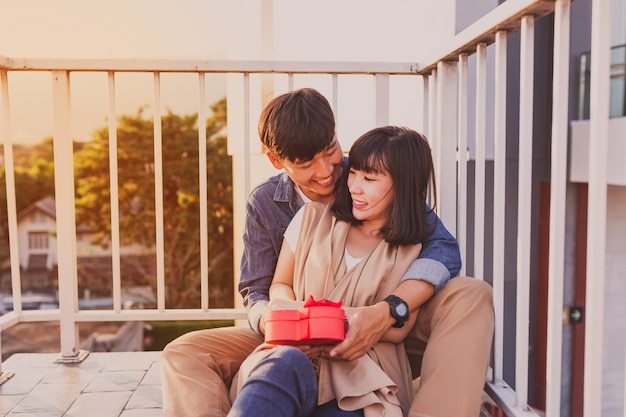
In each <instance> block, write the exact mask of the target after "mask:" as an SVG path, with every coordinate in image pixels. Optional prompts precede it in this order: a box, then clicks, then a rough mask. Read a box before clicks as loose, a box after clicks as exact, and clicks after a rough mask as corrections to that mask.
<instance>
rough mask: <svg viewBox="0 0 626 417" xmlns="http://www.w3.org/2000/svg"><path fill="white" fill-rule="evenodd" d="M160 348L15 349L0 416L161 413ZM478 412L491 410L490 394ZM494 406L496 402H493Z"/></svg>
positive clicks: (153, 416)
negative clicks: (64, 354) (65, 358)
mask: <svg viewBox="0 0 626 417" xmlns="http://www.w3.org/2000/svg"><path fill="white" fill-rule="evenodd" d="M160 355H161V352H92V353H90V354H89V355H88V356H87V357H86V358H85V360H84V361H83V362H81V363H76V364H58V363H55V362H54V361H55V360H56V359H57V358H58V356H59V355H58V354H57V353H16V354H13V355H12V356H11V357H10V358H9V359H7V360H6V361H5V362H4V363H3V364H2V370H3V372H6V373H9V372H13V373H14V375H13V377H11V378H10V379H8V380H7V381H6V382H4V384H2V385H0V416H12V417H30V416H32V417H61V416H66V417H70V416H72V417H76V416H98V417H162V416H163V410H162V397H161V374H160V370H159V357H160ZM483 397H484V398H483V400H485V403H484V404H483V408H482V409H481V413H480V417H490V416H492V415H502V414H499V413H498V412H497V411H495V410H494V411H492V412H489V411H488V410H487V408H489V407H490V404H491V401H490V399H489V398H488V397H486V394H485V395H484V396H483ZM494 407H495V406H494Z"/></svg>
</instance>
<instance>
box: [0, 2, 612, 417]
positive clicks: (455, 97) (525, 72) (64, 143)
mask: <svg viewBox="0 0 626 417" xmlns="http://www.w3.org/2000/svg"><path fill="white" fill-rule="evenodd" d="M607 9H608V6H607V2H600V1H594V22H593V35H594V42H593V54H592V59H594V60H595V61H594V62H592V68H593V70H592V81H591V87H592V88H591V91H592V98H591V100H592V102H591V104H592V105H591V108H592V109H600V111H598V113H596V114H595V115H594V114H593V113H592V115H591V117H592V118H591V120H592V132H595V133H592V136H593V137H595V138H604V137H606V134H605V133H606V132H605V129H606V122H605V119H608V115H605V114H604V112H603V109H604V107H605V104H606V103H604V102H602V99H603V97H605V95H604V94H608V93H606V92H604V93H603V91H605V90H607V91H608V87H607V83H608V79H609V76H608V74H605V70H604V67H605V63H606V62H605V61H606V58H607V56H608V55H607V54H608V52H606V51H608V41H607V39H606V36H607V32H606V30H603V29H602V28H601V22H603V21H604V20H605V19H606V13H608V11H607ZM552 12H554V22H555V23H554V46H553V47H554V62H553V72H554V75H553V89H554V90H553V106H552V152H551V158H552V159H551V169H552V172H551V197H550V241H549V243H550V254H549V266H550V268H549V282H550V287H549V306H548V358H547V363H548V370H547V376H546V379H547V381H546V384H547V406H546V408H547V410H546V415H548V416H557V415H560V411H559V410H560V408H561V398H560V389H561V352H562V346H561V332H562V311H563V275H564V273H563V263H564V259H563V258H564V255H563V251H564V249H563V242H564V240H565V235H564V233H565V231H564V229H565V223H564V219H565V187H566V182H567V180H566V175H565V173H566V167H567V157H568V150H567V133H568V120H567V111H568V76H569V30H570V27H569V19H570V1H569V0H559V1H546V0H543V1H537V0H508V1H506V2H504V3H502V4H501V5H500V6H498V7H497V8H495V9H494V10H493V11H491V12H490V13H488V14H487V15H486V16H484V17H483V18H481V19H480V20H479V21H477V22H476V23H475V24H473V25H472V26H470V27H468V28H467V29H466V30H464V31H463V32H461V33H460V34H458V35H457V36H456V37H455V38H454V39H453V41H452V43H451V44H449V45H445V46H444V47H442V48H441V49H440V50H439V51H438V52H437V54H436V56H434V57H433V58H432V59H431V60H430V61H428V62H424V63H421V64H413V63H375V62H276V61H150V60H141V61H132V60H124V61H119V60H66V59H65V60H64V59H60V60H43V59H11V58H6V57H2V56H0V135H1V137H0V139H1V140H2V143H3V144H4V163H5V167H6V170H7V176H6V179H7V184H6V187H7V200H8V207H7V209H8V219H9V235H10V250H11V254H12V257H11V273H12V285H13V296H14V300H15V302H14V311H13V312H11V313H8V314H6V315H4V316H2V317H0V331H1V330H4V329H6V328H8V327H10V326H12V325H14V324H16V323H18V322H21V321H44V320H55V321H59V322H60V323H61V357H62V358H68V359H71V358H74V357H76V356H77V355H79V352H77V335H76V325H77V323H78V322H86V321H133V320H196V319H221V318H228V319H240V318H243V317H244V313H243V310H242V309H239V308H235V309H214V308H210V306H209V304H208V292H209V288H208V284H207V283H206V280H202V288H201V294H202V295H201V305H200V306H199V307H198V308H197V309H185V310H176V309H166V308H165V300H164V293H165V291H164V288H165V282H164V279H165V278H164V270H163V263H162V262H163V261H162V259H163V257H162V256H160V255H162V251H163V249H162V245H163V239H164V232H163V230H162V229H159V227H162V224H163V210H162V207H160V206H159V204H162V188H161V187H162V178H161V175H162V167H161V166H160V165H159V164H160V161H161V153H162V149H161V147H160V146H161V144H160V139H161V131H160V127H159V126H160V123H159V122H160V117H161V115H160V110H159V109H160V108H161V103H160V85H161V83H160V75H161V74H163V73H170V72H171V73H192V74H195V75H196V76H197V80H198V89H199V91H200V92H201V93H200V94H199V104H198V109H200V110H199V118H198V120H199V123H200V126H199V131H200V135H199V142H200V144H201V145H200V155H201V156H203V155H205V152H204V150H203V148H202V146H203V145H202V144H203V143H205V142H206V137H204V136H203V135H204V131H205V129H204V128H203V124H202V123H204V120H206V114H203V110H202V109H204V108H206V107H207V103H206V98H205V96H204V94H203V93H202V92H203V91H204V90H205V87H204V84H205V75H206V74H213V73H216V74H232V75H234V76H235V77H234V78H229V83H230V82H233V80H235V81H234V82H236V83H237V84H236V85H235V90H236V91H237V93H236V94H235V96H236V99H237V100H235V101H237V102H238V103H241V107H240V108H238V110H237V111H238V113H239V116H237V117H240V118H241V120H242V123H243V126H242V128H241V129H240V130H237V132H240V134H239V133H233V134H232V135H231V132H230V130H229V141H230V143H233V144H234V146H233V148H235V149H240V151H235V152H234V153H233V164H234V165H233V166H234V170H233V171H234V175H235V176H237V178H238V179H237V180H236V181H235V191H234V192H235V195H234V198H233V200H234V203H235V209H234V210H235V213H234V215H235V220H234V221H235V235H236V236H238V235H240V232H241V230H242V224H243V208H242V207H243V202H244V201H245V197H246V196H247V194H248V192H249V191H250V189H251V187H252V185H253V180H254V176H253V174H254V173H253V172H252V170H253V168H252V166H253V165H254V163H253V161H252V159H253V157H254V155H255V151H254V149H256V143H257V142H258V141H257V140H253V139H252V135H251V133H250V132H251V130H252V127H253V126H254V124H255V121H256V118H257V113H256V112H254V111H253V110H252V109H254V108H255V107H254V105H255V103H254V99H253V97H256V96H257V94H256V91H257V89H258V88H259V83H258V80H259V78H258V77H261V76H268V75H272V76H274V77H286V79H287V88H294V87H295V85H296V84H297V83H298V82H300V80H301V77H304V76H307V75H310V74H317V75H322V76H323V77H326V78H327V81H328V83H329V85H330V86H331V87H330V93H329V98H330V101H331V103H332V104H333V107H334V109H335V112H336V116H337V119H338V125H341V124H342V120H344V117H345V115H344V114H343V113H342V112H341V111H339V106H338V103H339V97H340V94H342V93H341V92H342V89H341V85H342V83H344V82H345V80H346V79H348V78H349V77H357V76H361V77H363V76H365V77H371V78H372V83H371V86H372V91H371V94H372V96H373V103H374V104H373V105H374V111H373V114H374V115H373V118H372V120H371V121H370V122H369V124H371V126H372V127H373V126H375V125H383V124H387V123H389V120H390V107H391V106H390V102H391V99H390V91H391V87H390V84H391V81H393V80H395V79H396V78H401V79H408V78H411V79H415V77H418V80H419V82H418V84H417V85H418V86H419V88H417V89H416V91H415V94H417V95H418V96H419V98H418V100H417V103H418V107H419V108H418V109H417V110H418V111H417V115H416V116H415V117H416V121H415V126H416V127H417V128H419V129H421V130H423V131H425V133H426V134H427V136H428V137H429V139H430V140H431V142H432V144H433V151H434V156H435V160H436V171H437V172H436V174H437V182H438V184H437V189H438V191H439V193H440V194H439V195H438V196H437V197H438V207H439V215H440V217H441V219H442V220H443V222H444V224H446V225H447V226H448V228H449V229H450V230H452V231H453V232H454V233H455V234H456V236H457V238H458V239H459V242H460V246H461V249H462V257H463V260H464V264H465V261H466V260H467V254H468V251H469V249H472V250H473V271H469V272H470V273H471V274H472V275H474V276H475V277H476V278H478V279H488V280H490V281H491V282H492V285H493V288H494V305H495V314H496V330H495V338H494V351H493V361H492V369H491V372H490V376H489V378H488V383H487V385H486V390H487V391H488V392H489V394H490V395H491V396H492V397H493V398H494V399H495V400H496V402H497V403H498V405H499V406H500V407H501V408H503V409H504V411H505V412H506V413H507V415H508V416H528V415H536V414H535V412H534V411H532V409H531V408H530V407H529V406H528V402H529V400H528V386H529V380H528V378H529V375H530V372H529V365H528V348H529V318H530V316H531V314H530V313H531V312H530V285H531V284H530V275H531V256H530V251H531V232H530V231H531V229H532V228H533V227H536V225H533V223H532V219H531V214H530V201H531V187H532V175H533V160H532V143H533V87H532V86H533V77H534V74H535V68H536V66H535V65H534V34H535V30H534V24H535V21H536V20H537V19H539V18H541V17H543V16H545V15H547V14H549V13H552ZM514 32H519V34H520V62H521V67H520V78H519V93H520V101H519V106H518V107H515V106H509V107H507V105H506V102H507V86H508V85H509V84H508V83H507V63H506V57H507V54H508V53H509V52H508V50H507V39H508V37H509V35H510V34H511V33H514ZM492 45H493V46H492ZM488 48H492V49H489V51H490V52H491V51H492V52H493V53H494V54H495V64H494V65H493V74H494V76H493V78H489V77H490V75H489V74H490V72H489V71H488V68H491V67H489V65H490V64H489V60H488V59H487V54H488ZM470 59H472V60H474V61H475V62H474V64H473V67H472V68H473V70H474V72H475V74H476V78H475V80H470V79H469V78H470V77H469V75H470V71H469V70H468V67H470V65H471V64H470ZM594 63H595V64H594ZM12 71H44V72H49V73H50V74H51V77H52V84H53V98H54V155H55V170H56V172H55V177H56V193H57V195H61V196H64V197H69V196H73V195H74V190H73V171H72V140H71V139H72V138H71V129H70V115H71V107H70V103H69V97H70V86H69V77H70V73H74V72H105V73H107V74H108V86H109V108H108V109H109V110H108V111H109V138H110V170H111V171H110V175H111V184H113V185H112V188H111V202H112V204H111V206H112V244H113V260H114V281H113V282H114V288H113V299H114V303H113V309H112V310H88V311H87V310H79V309H78V308H77V302H76V301H77V286H76V238H75V231H74V229H75V214H74V201H73V199H72V198H62V199H61V198H57V199H56V204H57V222H58V245H59V277H62V279H59V296H60V308H59V309H58V310H51V311H23V310H22V306H21V300H20V297H21V290H20V271H19V263H18V261H17V259H18V257H17V256H15V254H16V253H17V250H18V242H17V230H16V228H17V220H16V218H17V216H16V197H15V193H16V190H15V183H14V178H13V176H12V169H13V160H12V158H13V157H12V150H11V144H12V131H11V127H10V120H11V118H10V108H9V100H8V90H9V88H10V87H11V85H10V83H9V82H8V77H7V73H10V72H12ZM606 71H608V65H606ZM118 72H143V73H147V74H152V76H153V80H154V103H153V104H154V106H153V107H154V118H155V131H154V137H155V139H156V140H155V149H154V154H155V170H154V171H155V179H156V184H157V189H156V200H157V210H156V212H157V225H158V226H157V259H161V261H160V262H161V263H160V264H159V265H158V267H157V274H156V277H155V286H156V292H157V307H156V309H148V310H123V309H122V308H121V295H120V292H121V290H120V288H121V286H120V279H119V277H120V273H119V268H120V266H119V257H120V247H119V212H118V211H117V209H116V207H117V195H118V194H117V189H116V185H115V184H117V180H116V175H117V173H116V166H117V165H116V124H115V119H116V118H115V114H116V108H115V99H114V98H115V94H116V89H117V87H116V83H115V80H116V74H117V73H118ZM605 76H606V78H604V77H605ZM490 82H491V83H493V84H494V85H495V95H494V97H493V98H492V102H491V106H489V105H488V104H489V103H488V102H489V100H490V98H489V97H487V92H488V91H489V89H488V84H489V83H490ZM472 83H473V84H474V85H475V91H476V93H475V95H474V96H473V97H471V95H470V94H469V93H468V90H469V88H468V86H470V85H472ZM230 85H231V84H229V87H230ZM594 91H596V93H594ZM598 91H599V93H598ZM594 94H595V95H594ZM470 98H473V102H471V103H470V102H469V99H470ZM230 99H231V95H230V94H229V103H230ZM607 103H608V101H607ZM229 105H230V104H229ZM470 109H473V112H474V120H473V125H474V126H475V130H474V132H468V119H469V114H470V112H469V110H470ZM489 109H493V120H494V126H493V132H494V138H495V141H494V155H493V165H494V185H493V196H494V201H493V211H494V212H493V224H492V226H493V230H494V232H493V250H492V253H490V254H485V238H486V231H487V230H491V229H489V227H488V226H489V223H490V221H488V220H487V219H486V218H485V216H486V215H485V209H486V206H485V195H486V193H485V187H486V184H485V181H486V174H485V165H486V162H487V161H488V158H487V156H486V153H485V141H486V138H487V130H488V129H487V126H486V120H487V113H488V112H489V111H490V110H489ZM512 113H517V115H518V116H519V132H518V136H519V140H518V143H519V172H518V176H519V183H518V185H517V189H516V191H514V192H515V193H516V194H517V198H518V206H517V208H516V213H517V214H516V215H517V230H518V236H517V246H516V247H517V253H516V259H515V260H513V261H514V262H517V273H516V299H515V300H514V303H515V311H516V315H515V316H516V317H515V323H511V322H507V323H505V321H504V320H505V296H504V293H505V290H504V287H505V285H504V284H505V282H504V263H505V253H504V250H503V248H504V247H505V234H504V218H505V214H506V213H508V210H509V209H510V207H509V206H507V205H506V204H505V203H506V201H505V195H506V194H507V188H506V187H507V185H506V182H505V176H506V172H507V169H506V167H507V157H506V140H505V137H506V120H507V116H509V115H510V114H512ZM233 130H234V129H233ZM231 136H232V137H231ZM470 142H471V143H472V145H473V146H474V149H475V152H474V154H473V155H471V158H469V159H470V160H472V161H474V167H475V168H474V178H475V181H474V188H473V189H468V187H467V181H466V179H467V178H468V175H469V174H470V169H469V164H468V158H466V154H467V153H468V151H467V149H468V147H469V143H470ZM596 143H598V142H596ZM593 149H597V150H599V151H602V148H601V147H600V145H598V148H594V147H592V151H593V152H596V151H597V150H596V151H594V150H593ZM600 153H602V152H600ZM605 154H606V152H604V156H602V155H600V154H598V155H596V156H593V157H592V159H593V161H594V162H593V164H592V165H591V167H590V187H589V193H590V199H589V201H590V212H589V213H590V216H589V219H590V224H591V222H592V221H593V225H594V227H593V228H591V227H590V230H595V231H596V232H594V233H597V234H598V236H594V239H593V240H592V239H591V236H590V239H589V242H592V241H594V242H599V241H603V240H602V239H601V238H602V237H603V236H604V235H603V233H604V232H603V231H604V230H605V229H606V220H605V219H604V217H603V216H601V215H600V212H605V211H606V198H605V197H606V195H605V194H604V196H603V194H602V193H603V192H604V193H605V190H606V178H603V177H602V175H601V173H602V169H601V168H602V166H603V165H604V166H605V165H606V160H605V159H603V158H605V156H606V155H605ZM205 166H206V160H204V159H202V157H201V159H200V167H201V169H200V172H206V170H205V169H204V170H203V169H202V168H205ZM592 175H595V176H593V177H592ZM199 181H200V187H201V189H203V188H205V187H206V186H207V184H206V178H204V176H201V177H200V179H199ZM471 194H473V195H474V206H473V207H471V209H472V210H471V211H472V212H473V219H470V218H468V217H469V216H468V209H469V208H470V207H469V205H468V195H471ZM201 195H202V193H201ZM592 196H593V198H592ZM603 197H604V198H603ZM201 207H203V209H202V211H201V229H202V230H203V231H205V233H201V236H202V235H205V236H206V230H207V226H206V224H207V223H206V222H207V213H206V210H205V209H204V208H205V207H206V200H204V201H202V204H201ZM592 210H593V212H594V213H595V214H594V215H591V214H592ZM470 222H473V223H472V224H470ZM472 230H473V232H471V231H472ZM236 240H238V239H236ZM200 244H201V245H202V246H203V247H206V245H207V241H206V239H205V238H202V240H201V243H200ZM159 245H161V246H159ZM588 249H589V250H588V252H589V255H588V256H589V262H588V268H592V272H594V274H593V275H594V276H595V277H596V278H598V277H601V276H603V274H598V273H597V272H598V270H601V268H603V267H604V266H603V265H604V264H603V262H604V257H603V256H604V255H603V254H602V253H601V252H602V248H599V247H597V246H596V247H591V246H590V247H589V248H588ZM240 250H241V248H240V247H238V248H236V252H239V253H236V256H235V259H236V260H237V259H238V255H240ZM201 252H202V253H203V256H204V257H205V256H206V253H207V251H206V250H203V251H201ZM487 255H491V258H490V257H489V256H487ZM204 257H203V259H202V262H201V270H202V274H201V276H203V277H205V276H206V274H207V270H208V267H207V259H206V258H204ZM486 259H493V265H492V270H493V273H492V275H493V276H485V269H486V268H485V262H486ZM465 268H466V267H465V266H464V267H463V271H462V272H466V269H465ZM589 275H590V274H589ZM598 279H599V278H598ZM588 289H589V292H588V293H589V294H591V295H590V297H589V298H588V310H587V320H591V321H592V322H593V323H594V325H593V326H587V331H588V333H589V332H591V333H590V335H589V337H587V345H586V352H587V353H586V366H585V369H589V370H591V371H590V372H587V373H586V376H585V378H586V379H585V390H586V391H585V392H586V395H585V400H586V401H585V404H586V410H585V415H588V416H596V415H600V411H599V410H600V409H599V407H600V402H599V401H601V381H600V380H599V375H598V372H601V370H602V362H601V361H602V354H601V352H602V333H601V330H602V326H601V324H602V320H603V319H602V310H601V309H600V308H601V306H602V295H601V293H602V290H603V286H602V285H601V283H598V281H597V279H596V280H595V281H594V285H593V286H591V287H588ZM596 323H599V324H600V325H598V326H596ZM505 326H508V327H509V328H510V327H511V326H513V327H515V346H516V348H515V352H513V357H512V358H511V355H510V354H509V352H504V347H503V345H504V339H503V338H504V336H503V335H504V327H505ZM507 355H508V356H507ZM507 360H508V361H509V362H510V361H511V360H512V361H513V363H514V368H515V380H514V381H505V378H504V373H503V369H504V368H505V363H506V362H507ZM511 386H515V389H514V390H513V389H512V388H511Z"/></svg>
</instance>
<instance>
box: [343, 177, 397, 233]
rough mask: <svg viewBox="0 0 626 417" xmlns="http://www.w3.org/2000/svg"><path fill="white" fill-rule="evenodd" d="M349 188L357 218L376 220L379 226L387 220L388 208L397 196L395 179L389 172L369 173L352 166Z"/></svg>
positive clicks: (369, 220) (368, 220) (353, 211)
mask: <svg viewBox="0 0 626 417" xmlns="http://www.w3.org/2000/svg"><path fill="white" fill-rule="evenodd" d="M348 189H349V190H350V196H351V197H352V214H353V215H354V217H355V218H356V219H357V220H361V221H367V222H374V224H375V225H377V226H379V227H382V226H383V225H384V224H385V223H386V222H387V216H388V212H389V211H388V208H389V207H390V206H391V203H392V202H393V199H394V197H395V191H394V189H393V180H392V179H391V176H390V175H389V174H388V173H387V172H383V173H378V174H377V173H371V172H370V173H367V172H365V171H359V170H356V169H354V168H350V172H349V173H348Z"/></svg>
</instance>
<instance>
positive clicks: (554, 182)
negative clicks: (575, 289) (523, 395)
mask: <svg viewBox="0 0 626 417" xmlns="http://www.w3.org/2000/svg"><path fill="white" fill-rule="evenodd" d="M569 19H570V0H560V1H557V2H556V6H555V10H554V70H553V74H554V78H553V80H552V89H553V93H552V97H553V99H552V156H551V164H550V165H551V173H550V232H549V255H550V256H549V265H548V317H547V320H548V323H547V328H548V330H547V344H546V345H547V346H546V415H547V416H558V415H559V412H560V411H559V410H560V409H561V376H562V366H561V363H562V360H561V358H562V356H563V353H562V352H563V287H564V276H565V273H564V268H565V217H566V216H565V214H566V194H567V192H566V191H567V156H568V149H567V140H568V139H567V133H568V107H569V94H568V92H569V61H570V20H569Z"/></svg>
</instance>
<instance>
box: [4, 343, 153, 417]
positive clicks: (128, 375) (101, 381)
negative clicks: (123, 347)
mask: <svg viewBox="0 0 626 417" xmlns="http://www.w3.org/2000/svg"><path fill="white" fill-rule="evenodd" d="M159 356H160V352H112V353H99V352H94V353H91V354H89V356H87V358H86V359H85V360H84V361H83V362H81V363H78V364H57V363H55V359H57V357H58V354H53V353H20V354H14V355H12V356H11V357H10V358H9V359H8V360H6V361H5V362H4V363H3V364H2V370H3V372H8V371H10V372H14V373H15V375H14V376H13V377H12V378H10V379H9V380H8V381H6V382H5V383H4V384H2V385H0V415H2V416H14V417H28V416H33V417H34V416H36V417H61V416H66V417H69V416H72V417H83V416H94V417H161V416H162V415H163V413H162V410H161V406H162V401H161V378H160V372H159V363H158V361H159Z"/></svg>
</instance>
